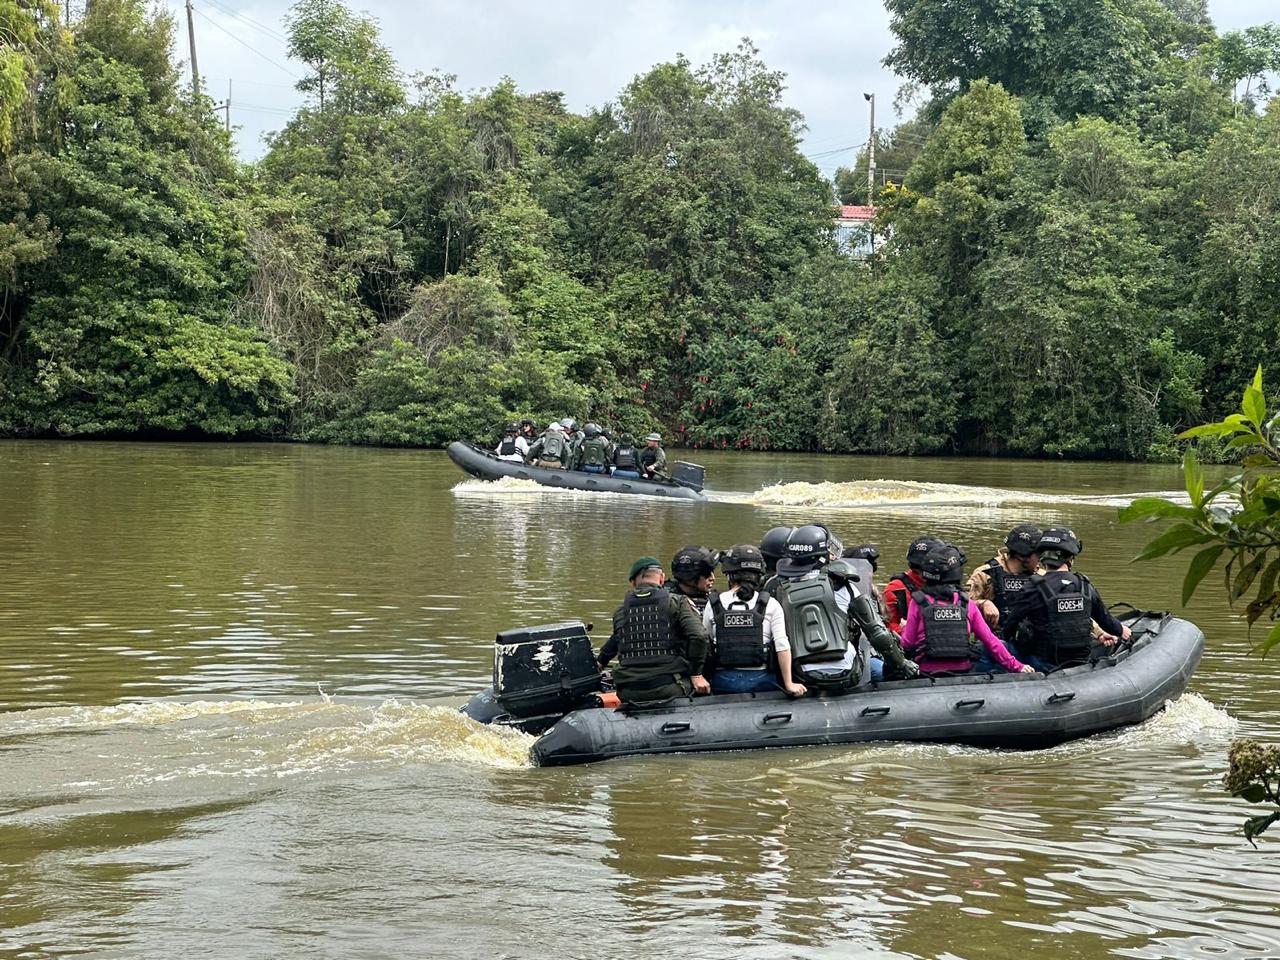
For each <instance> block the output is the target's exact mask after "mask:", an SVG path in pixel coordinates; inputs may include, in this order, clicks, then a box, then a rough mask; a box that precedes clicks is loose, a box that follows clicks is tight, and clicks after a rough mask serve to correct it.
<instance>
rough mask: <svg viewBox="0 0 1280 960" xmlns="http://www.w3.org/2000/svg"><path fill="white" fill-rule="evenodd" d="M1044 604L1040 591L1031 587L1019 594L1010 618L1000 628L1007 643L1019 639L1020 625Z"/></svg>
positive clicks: (1010, 612) (1001, 634)
mask: <svg viewBox="0 0 1280 960" xmlns="http://www.w3.org/2000/svg"><path fill="white" fill-rule="evenodd" d="M1042 602H1043V601H1042V599H1041V597H1040V591H1039V590H1037V589H1035V588H1034V587H1032V586H1030V585H1028V586H1027V588H1026V589H1025V590H1023V591H1022V592H1021V593H1019V594H1018V596H1017V597H1016V598H1015V599H1014V601H1013V607H1012V608H1011V609H1010V610H1009V616H1008V617H1007V618H1005V621H1004V623H1003V624H1001V626H1000V636H1001V637H1002V638H1003V639H1004V641H1005V642H1006V643H1010V642H1012V641H1014V640H1016V639H1018V625H1019V624H1021V623H1022V621H1023V620H1025V619H1027V617H1029V616H1031V614H1032V613H1034V612H1035V610H1036V608H1037V607H1038V606H1039V605H1040V604H1041V603H1042Z"/></svg>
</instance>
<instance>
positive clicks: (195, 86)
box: [187, 0, 200, 97]
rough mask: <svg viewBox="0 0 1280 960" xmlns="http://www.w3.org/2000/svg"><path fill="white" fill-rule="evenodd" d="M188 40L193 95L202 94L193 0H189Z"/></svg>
mask: <svg viewBox="0 0 1280 960" xmlns="http://www.w3.org/2000/svg"><path fill="white" fill-rule="evenodd" d="M187 41H188V43H189V44H190V45H191V95H192V96H194V97H198V96H200V67H199V66H197V65H196V25H195V21H194V20H193V18H192V14H191V0H187Z"/></svg>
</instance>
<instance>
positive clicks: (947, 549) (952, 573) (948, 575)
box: [920, 543, 965, 583]
mask: <svg viewBox="0 0 1280 960" xmlns="http://www.w3.org/2000/svg"><path fill="white" fill-rule="evenodd" d="M964 560H965V557H964V551H963V550H961V549H960V548H959V547H953V546H952V545H951V544H949V543H943V544H940V545H938V546H936V547H934V548H933V549H932V550H930V551H929V552H928V553H927V554H925V558H924V563H923V564H922V565H921V567H922V569H921V571H920V572H921V574H922V575H923V576H924V578H925V580H927V581H928V582H929V583H959V582H960V581H961V580H962V579H964Z"/></svg>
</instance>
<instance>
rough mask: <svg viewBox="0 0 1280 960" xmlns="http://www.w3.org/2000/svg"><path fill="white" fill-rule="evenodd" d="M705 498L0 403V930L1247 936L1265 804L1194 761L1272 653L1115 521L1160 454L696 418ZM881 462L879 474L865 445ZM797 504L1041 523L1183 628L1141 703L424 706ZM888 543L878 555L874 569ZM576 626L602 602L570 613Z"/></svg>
mask: <svg viewBox="0 0 1280 960" xmlns="http://www.w3.org/2000/svg"><path fill="white" fill-rule="evenodd" d="M697 459H700V460H701V461H702V462H703V463H705V464H706V466H707V468H708V480H709V483H710V486H711V487H712V489H713V493H714V494H715V500H714V501H713V502H709V503H701V504H699V503H671V502H664V501H658V500H651V499H648V498H641V497H628V496H609V495H593V494H575V493H569V492H564V491H546V490H541V489H538V488H534V489H532V490H530V489H527V488H525V487H522V486H521V485H520V484H512V485H496V486H495V485H486V484H481V483H479V482H477V481H465V482H464V478H463V476H462V474H461V473H460V472H459V471H458V470H457V469H456V468H455V467H454V466H453V465H452V464H451V463H450V462H449V461H448V459H447V458H446V457H445V456H444V455H443V454H442V453H438V452H424V451H392V450H355V449H340V448H321V447H305V446H285V445H214V444H209V445H185V444H166V445H160V444H155V445H149V444H131V443H14V442H9V443H0V957H6V958H8V957H14V958H17V957H46V956H69V955H79V956H90V957H111V958H120V957H126V958H134V957H147V958H151V957H155V958H165V960H169V958H172V957H174V956H179V957H189V958H203V957H211V958H215V957H216V958H228V960H230V958H235V960H242V958H258V957H324V958H328V957H332V958H348V957H387V958H402V957H440V958H471V957H476V958H505V957H511V958H525V957H548V958H562V957H564V958H576V957H583V958H588V957H589V958H597V957H612V958H633V957H636V958H639V957H658V956H670V955H683V956H690V957H699V958H701V957H707V958H721V957H724V958H733V960H746V958H775V957H816V958H826V957H860V956H874V957H889V956H895V957H930V958H934V957H936V958H957V957H964V958H1003V957H1017V958H1020V960H1021V958H1029V957H1040V956H1051V955H1052V956H1067V957H1081V958H1090V957H1130V958H1163V957H1206V958H1208V957H1212V958H1224V957H1227V958H1247V957H1272V958H1274V957H1280V836H1277V837H1276V838H1274V839H1271V840H1266V839H1264V841H1263V842H1262V843H1261V845H1260V847H1259V848H1258V849H1256V850H1255V849H1254V848H1252V847H1250V846H1249V844H1248V843H1246V842H1245V841H1244V840H1243V838H1242V837H1241V835H1240V832H1239V826H1240V823H1241V821H1242V820H1243V818H1244V817H1245V816H1246V815H1248V814H1249V813H1250V812H1251V810H1250V807H1249V805H1248V804H1245V803H1243V802H1241V801H1237V800H1234V799H1232V798H1230V797H1227V796H1225V795H1224V794H1223V792H1222V789H1221V777H1222V774H1223V771H1224V768H1225V752H1226V747H1227V745H1228V743H1229V741H1230V739H1231V738H1232V737H1233V736H1237V735H1242V734H1247V735H1255V736H1261V737H1265V738H1269V739H1275V738H1276V737H1277V729H1278V721H1280V705H1278V704H1277V699H1276V691H1277V689H1280V655H1273V656H1272V657H1271V658H1270V659H1267V660H1259V659H1257V658H1256V657H1252V656H1250V655H1249V653H1248V651H1249V647H1250V639H1249V636H1248V632H1247V630H1246V629H1245V626H1244V623H1243V620H1242V618H1241V617H1240V616H1239V615H1238V613H1237V612H1235V611H1232V610H1231V609H1229V608H1228V607H1227V605H1226V603H1225V601H1224V600H1223V599H1222V598H1221V592H1220V589H1219V587H1220V583H1221V581H1220V579H1218V580H1215V579H1214V578H1211V579H1210V580H1209V581H1208V582H1207V583H1206V585H1205V587H1204V588H1202V596H1200V597H1198V598H1197V599H1196V600H1195V601H1194V602H1193V604H1192V606H1191V607H1190V608H1189V609H1188V610H1186V611H1182V610H1180V607H1179V604H1178V600H1179V584H1180V580H1181V574H1182V568H1183V564H1184V563H1185V559H1179V558H1171V559H1169V560H1167V561H1161V562H1158V563H1154V564H1147V565H1143V566H1136V565H1132V564H1130V563H1129V560H1130V558H1131V557H1133V555H1134V554H1135V553H1136V552H1137V551H1138V548H1139V546H1140V545H1141V544H1142V543H1143V542H1144V540H1145V539H1146V538H1147V537H1149V536H1150V535H1151V531H1152V528H1150V527H1140V528H1134V527H1120V526H1118V525H1117V523H1116V519H1115V518H1116V507H1117V506H1118V505H1121V504H1123V503H1125V502H1126V501H1127V499H1128V498H1129V497H1132V496H1133V495H1135V494H1138V493H1145V492H1152V491H1170V490H1175V489H1177V488H1178V487H1179V481H1180V472H1179V470H1178V469H1177V468H1172V467H1155V466H1135V465H1132V464H1063V463H1049V462H1008V461H1003V462H1001V461H994V460H976V459H974V460H944V459H896V458H894V459H890V458H855V457H817V456H788V455H761V454H749V455H730V454H705V455H701V456H699V457H698V458H697ZM876 481H884V482H876ZM809 519H815V520H818V521H821V522H825V523H828V524H829V525H830V526H832V527H833V528H834V529H835V530H836V531H837V532H838V533H840V534H841V535H842V537H843V538H844V540H845V541H846V542H847V543H857V542H864V541H870V542H876V543H878V544H879V545H880V547H881V550H882V551H883V553H884V554H885V555H886V561H885V563H887V564H889V565H892V566H896V564H894V562H893V560H892V559H889V558H893V557H901V555H902V554H903V552H904V550H905V548H906V545H907V543H908V541H909V540H910V539H911V538H912V537H914V536H915V535H917V534H919V533H921V532H925V531H928V532H932V533H935V534H937V535H939V536H942V537H945V538H947V539H949V540H952V541H955V542H958V543H960V544H962V545H963V546H964V547H965V548H966V550H967V552H968V554H969V557H970V558H971V561H974V562H980V561H981V560H982V559H985V558H986V557H988V556H990V555H991V553H992V552H993V550H994V549H995V546H996V545H997V544H998V542H999V540H1000V538H1001V537H1002V536H1003V533H1004V532H1005V531H1006V530H1007V529H1008V528H1009V527H1010V526H1012V525H1013V524H1015V523H1017V522H1020V521H1023V520H1034V521H1039V522H1041V523H1043V524H1046V525H1048V524H1055V525H1058V524H1069V525H1072V526H1074V528H1075V529H1076V531H1077V532H1078V533H1079V534H1080V536H1081V537H1082V538H1083V540H1084V542H1085V553H1084V556H1083V557H1082V560H1081V563H1080V568H1081V569H1082V570H1084V571H1085V572H1087V573H1088V574H1089V575H1090V577H1091V578H1092V579H1093V581H1094V583H1095V584H1097V585H1098V586H1099V588H1100V589H1101V591H1102V593H1103V595H1104V596H1105V597H1106V598H1107V599H1108V601H1116V600H1129V601H1131V602H1133V603H1136V604H1139V605H1141V606H1143V607H1146V608H1160V609H1173V610H1178V611H1179V612H1180V613H1181V614H1182V615H1184V616H1187V617H1189V618H1190V619H1192V620H1194V621H1195V622H1197V623H1198V624H1199V625H1200V626H1201V627H1202V629H1203V630H1204V631H1205V633H1206V635H1207V636H1208V638H1209V646H1208V650H1207V652H1206V656H1205V658H1204V660H1203V662H1202V663H1201V666H1200V669H1199V672H1198V673H1197V675H1196V677H1195V678H1194V680H1193V682H1192V686H1191V690H1190V691H1189V692H1188V693H1187V694H1186V695H1184V696H1183V697H1182V698H1181V699H1180V700H1179V701H1178V702H1176V703H1173V704H1171V705H1170V707H1169V708H1168V709H1167V710H1166V711H1165V712H1164V713H1162V714H1160V715H1158V716H1157V717H1155V718H1154V719H1152V720H1151V721H1149V722H1148V723H1146V724H1144V725H1143V726H1141V727H1137V728H1131V729H1128V730H1124V731H1120V732H1117V733H1113V734H1109V735H1105V736H1100V737H1096V738H1093V739H1090V740H1086V741H1081V742H1078V743H1075V744H1070V745H1066V746H1063V747H1058V748H1054V749H1051V750H1045V751H1039V752H1030V753H1019V752H998V751H984V750H975V749H966V748H955V747H939V746H920V745H914V746H900V745H894V744H873V745H860V746H852V747H840V748H811V749H793V750H771V751H754V752H744V753H735V754H725V755H689V756H672V757H663V758H653V759H624V760H616V761H610V762H607V763H602V764H592V765H588V766H584V767H575V768H561V769H549V770H540V769H536V768H533V767H531V766H530V765H529V763H528V760H527V748H528V744H529V743H530V740H529V738H527V737H524V736H523V735H520V734H516V733H512V732H503V731H500V730H495V729H488V728H483V727H478V726H476V725H474V724H472V723H471V722H469V721H466V720H465V719H464V718H462V717H461V716H460V715H459V714H458V713H457V709H456V708H457V706H458V705H459V704H460V703H461V702H462V701H463V700H464V699H465V698H467V697H468V696H470V695H471V694H472V693H473V692H475V691H476V690H477V689H479V688H481V687H483V686H485V685H486V684H487V682H488V675H489V672H490V669H491V663H492V639H493V636H494V634H495V633H496V632H497V631H498V630H500V629H505V628H507V627H509V626H513V625H517V624H522V623H534V622H547V621H552V620H559V619H567V618H582V619H585V620H592V621H594V622H595V623H597V624H600V625H601V626H602V628H605V629H607V627H606V625H607V623H608V618H609V614H610V611H611V610H612V609H613V607H614V606H615V605H616V604H617V602H618V600H619V599H620V597H621V595H622V592H623V590H624V587H625V576H626V570H627V567H628V566H629V564H630V562H631V561H632V560H633V559H634V558H635V557H637V556H640V555H642V554H646V553H653V554H656V555H657V556H659V557H661V558H663V559H664V560H665V559H667V558H669V557H670V556H671V555H672V553H673V552H674V551H675V550H676V548H678V547H679V546H681V545H682V544H685V543H690V542H692V543H705V544H707V545H709V546H712V547H727V546H729V545H730V544H732V543H734V542H738V541H744V540H755V539H758V537H759V535H760V534H761V533H762V532H763V531H764V530H765V529H767V528H768V527H771V526H774V525H776V524H779V523H784V522H786V523H799V522H803V521H805V520H809ZM891 572H892V570H889V569H886V566H885V565H884V564H882V567H881V573H882V574H885V573H891ZM601 632H603V631H601Z"/></svg>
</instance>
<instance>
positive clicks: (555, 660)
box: [462, 612, 1204, 766]
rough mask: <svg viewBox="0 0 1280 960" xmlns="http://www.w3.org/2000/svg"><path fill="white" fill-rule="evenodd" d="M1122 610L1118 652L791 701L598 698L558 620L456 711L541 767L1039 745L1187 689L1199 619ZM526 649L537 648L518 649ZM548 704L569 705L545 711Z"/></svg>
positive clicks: (502, 638) (1196, 654) (509, 656)
mask: <svg viewBox="0 0 1280 960" xmlns="http://www.w3.org/2000/svg"><path fill="white" fill-rule="evenodd" d="M1121 619H1123V620H1126V622H1127V623H1128V625H1129V627H1130V629H1131V630H1132V631H1133V638H1132V640H1131V641H1130V642H1129V643H1127V644H1126V645H1125V649H1123V650H1120V651H1119V652H1117V653H1115V654H1113V655H1109V656H1106V657H1103V658H1101V659H1098V660H1095V661H1092V662H1090V663H1087V664H1083V665H1081V666H1077V667H1071V668H1069V669H1065V670H1059V671H1056V672H1054V673H1052V674H1049V675H1045V674H1038V673H1037V674H1000V675H994V676H993V675H989V674H982V675H979V676H965V677H947V678H938V679H927V678H921V679H918V680H903V681H897V682H891V683H881V684H868V685H867V686H865V687H862V688H859V689H857V690H855V691H854V692H852V693H848V694H844V695H842V696H839V697H831V698H823V697H816V696H807V697H804V698H801V699H799V700H792V699H789V698H788V697H787V696H786V695H785V694H784V693H782V692H778V693H776V694H775V693H767V694H733V695H729V696H715V697H699V698H696V699H694V700H676V701H670V702H668V703H666V704H664V705H662V706H660V707H657V708H652V709H642V710H640V709H635V708H629V707H610V706H608V705H602V706H592V705H591V704H593V703H595V704H599V703H605V704H607V703H608V702H609V701H610V698H608V697H607V696H605V695H602V694H600V693H597V692H595V691H597V690H599V677H598V675H597V676H595V677H593V676H592V674H593V673H594V664H593V663H592V662H589V660H590V643H589V641H587V642H586V643H585V651H584V643H583V641H585V638H586V633H585V630H584V628H583V627H582V625H581V624H556V625H553V626H550V627H543V628H533V629H530V630H523V631H508V632H507V633H505V634H500V635H499V637H498V648H497V650H496V653H495V669H494V687H493V688H491V689H489V690H486V691H484V692H483V693H481V694H478V695H477V696H475V697H474V698H472V700H471V702H469V703H468V704H467V705H466V706H464V707H463V708H462V709H463V712H465V713H466V714H468V715H469V716H471V717H472V718H473V719H476V720H478V721H480V722H483V723H501V724H504V725H510V726H515V727H518V728H520V729H523V730H526V731H527V732H530V733H541V734H542V735H541V736H540V737H539V739H538V740H537V742H536V743H534V745H533V758H534V760H535V762H536V763H537V764H538V765H540V766H560V765H565V764H575V763H587V762H590V761H593V760H607V759H610V758H612V757H621V756H627V755H631V754H651V753H682V752H694V751H704V750H747V749H756V748H761V747H790V746H812V745H827V744H841V743H859V742H864V741H873V740H899V741H920V742H930V743H958V744H967V745H971V746H979V747H1011V748H1023V749H1029V748H1041V747H1048V746H1053V745H1054V744H1058V743H1063V742H1065V741H1067V740H1074V739H1077V738H1080V737H1087V736H1090V735H1092V734H1096V733H1102V732H1104V731H1106V730H1112V729H1115V728H1117V727H1124V726H1129V725H1132V724H1136V723H1141V722H1142V721H1143V720H1146V719H1148V718H1149V717H1151V716H1152V715H1153V714H1155V713H1157V712H1159V711H1160V710H1161V709H1163V707H1164V705H1165V704H1166V702H1168V701H1169V700H1172V699H1175V698H1176V697H1178V696H1179V695H1180V694H1181V693H1182V692H1183V690H1185V689H1186V686H1187V683H1188V682H1189V680H1190V679H1191V674H1192V673H1193V672H1194V670H1195V668H1196V665H1197V664H1198V663H1199V661H1200V655H1201V652H1202V651H1203V649H1204V634H1203V633H1201V632H1200V630H1199V628H1198V627H1196V625H1195V624H1193V623H1190V622H1188V621H1186V620H1180V619H1177V618H1174V617H1171V616H1169V615H1167V614H1158V613H1137V612H1133V613H1130V614H1129V615H1128V616H1127V617H1126V616H1122V617H1121ZM521 649H523V650H524V651H525V652H526V653H532V658H530V657H529V656H527V655H524V656H516V655H513V654H515V653H516V652H517V651H520V650H521ZM495 691H496V692H495ZM584 704H586V706H583V705H584ZM556 705H561V706H564V707H568V708H570V709H566V710H562V711H561V712H560V713H555V712H547V707H548V706H552V707H554V706H556Z"/></svg>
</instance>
